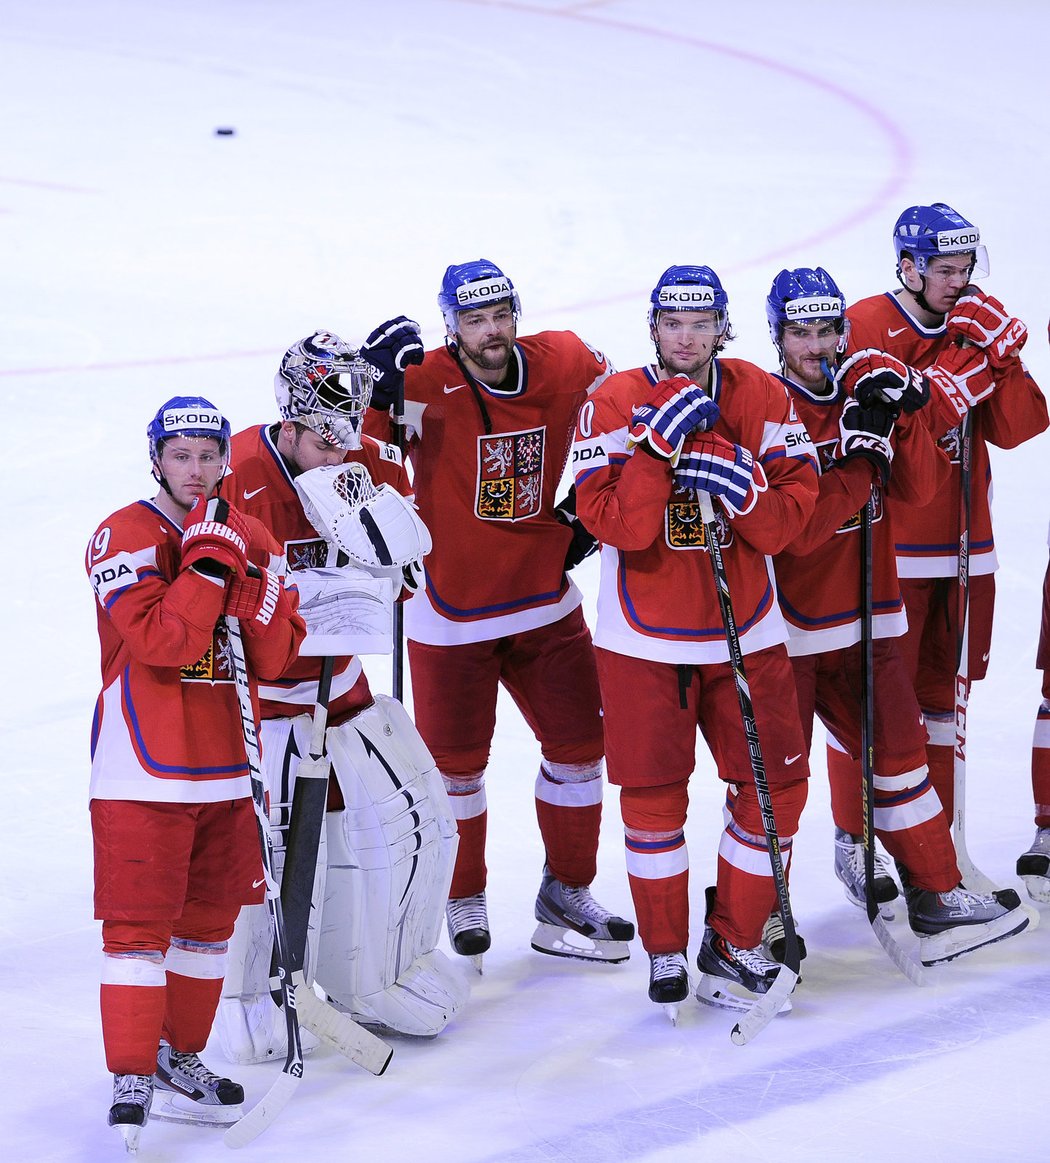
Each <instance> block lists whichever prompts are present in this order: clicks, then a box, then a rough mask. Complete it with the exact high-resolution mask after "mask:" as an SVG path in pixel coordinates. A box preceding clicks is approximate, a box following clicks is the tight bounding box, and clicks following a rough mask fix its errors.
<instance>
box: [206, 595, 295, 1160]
mask: <svg viewBox="0 0 1050 1163" xmlns="http://www.w3.org/2000/svg"><path fill="white" fill-rule="evenodd" d="M226 628H227V633H228V636H229V642H230V652H231V654H232V656H233V677H234V686H235V687H236V690H237V703H238V706H239V708H240V712H241V728H242V731H243V733H244V753H245V756H246V758H247V760H248V774H249V777H250V779H251V787H252V803H253V805H254V806H255V819H256V823H257V825H258V829H259V847H260V854H261V856H262V866H263V875H264V876H265V878H266V903H267V906H268V907H269V910H270V923H271V924H272V926H273V945H274V951H275V953H276V955H277V964H278V973H279V978H280V989H281V1000H282V1002H283V1006H284V1017H285V1025H286V1029H287V1033H288V1054H287V1057H286V1058H285V1060H284V1066H283V1067H282V1068H281V1074H280V1076H279V1077H278V1079H277V1081H276V1082H275V1083H274V1084H273V1086H272V1087H271V1088H270V1089H269V1091H268V1092H267V1093H266V1094H265V1095H264V1096H263V1098H262V1099H261V1100H260V1101H259V1102H258V1103H256V1105H255V1106H253V1107H252V1109H251V1110H250V1111H248V1113H247V1114H245V1115H244V1116H243V1117H242V1118H241V1119H239V1120H238V1121H237V1122H236V1123H234V1124H233V1126H232V1127H230V1128H229V1130H228V1131H226V1133H225V1134H224V1135H223V1141H224V1142H225V1143H226V1144H227V1146H230V1147H243V1146H245V1144H247V1143H250V1142H251V1141H252V1140H253V1139H255V1138H256V1137H257V1136H259V1135H261V1134H262V1132H263V1131H265V1130H266V1128H267V1127H268V1126H270V1124H271V1123H272V1122H273V1121H274V1119H276V1118H277V1116H278V1115H279V1114H280V1113H281V1111H282V1110H283V1109H284V1107H285V1106H286V1105H287V1103H288V1101H289V1100H290V1099H291V1097H292V1095H293V1094H294V1093H295V1091H296V1089H297V1087H298V1085H299V1083H300V1082H301V1081H302V1077H303V1051H302V1046H301V1044H300V1041H299V1018H298V1014H297V1012H296V1007H295V1002H296V996H295V986H294V984H293V982H292V974H291V966H290V964H289V960H288V947H287V943H286V934H285V930H284V918H283V916H282V914H281V898H280V895H279V893H278V889H277V882H276V880H275V878H274V863H273V835H272V833H271V832H270V818H269V813H268V812H267V808H266V788H265V785H264V784H263V775H262V761H261V759H260V756H259V738H258V735H257V734H256V730H255V712H254V711H253V709H252V697H251V690H250V688H249V686H248V666H247V663H246V662H245V658H244V641H243V639H242V638H241V626H240V622H239V621H238V620H237V619H236V618H231V617H227V618H226Z"/></svg>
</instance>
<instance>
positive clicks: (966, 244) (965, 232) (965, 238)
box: [937, 226, 981, 254]
mask: <svg viewBox="0 0 1050 1163" xmlns="http://www.w3.org/2000/svg"><path fill="white" fill-rule="evenodd" d="M980 241H981V232H980V231H979V230H978V229H977V227H976V226H967V227H965V228H964V229H962V230H942V231H940V233H939V234H938V235H937V249H938V250H941V251H945V252H946V253H949V254H954V253H956V252H958V251H961V250H973V249H974V248H975V247H976V246H977V244H978V243H979V242H980Z"/></svg>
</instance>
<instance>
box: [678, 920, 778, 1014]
mask: <svg viewBox="0 0 1050 1163" xmlns="http://www.w3.org/2000/svg"><path fill="white" fill-rule="evenodd" d="M696 967H697V969H699V970H700V980H699V982H698V984H697V987H696V1000H697V1001H698V1002H700V1003H701V1004H703V1005H709V1006H717V1007H719V1008H720V1009H726V1010H736V1011H738V1012H740V1013H747V1011H748V1010H750V1009H751V1007H752V1006H753V1005H754V1004H755V1002H756V1001H757V1000H758V999H757V996H756V995H758V994H763V993H767V992H768V991H769V989H770V987H771V986H772V985H773V983H774V982H775V981H776V979H777V975H778V974H779V973H780V970H781V968H782V967H781V965H780V963H779V962H777V961H772V960H770V958H769V957H767V956H766V952H765V949H764V948H763V947H762V946H761V945H756V946H755V948H754V949H741V948H740V947H739V946H737V945H734V944H733V943H732V942H731V941H727V940H726V939H725V937H723V936H722V935H721V934H720V933H716V932H715V930H714V929H712V928H711V926H710V925H708V926H707V927H706V928H705V929H704V939H703V941H702V942H701V945H700V952H699V953H698V954H697V955H696ZM790 1009H791V1002H790V1000H789V999H788V998H785V999H784V1004H783V1006H781V1008H780V1011H779V1012H780V1013H782V1014H786V1013H787V1012H788V1011H789V1010H790Z"/></svg>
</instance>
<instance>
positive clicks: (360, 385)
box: [273, 331, 374, 450]
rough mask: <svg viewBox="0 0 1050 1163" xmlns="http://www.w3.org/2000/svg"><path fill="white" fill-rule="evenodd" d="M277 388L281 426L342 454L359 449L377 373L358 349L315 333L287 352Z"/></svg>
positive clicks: (275, 380) (336, 337) (275, 390)
mask: <svg viewBox="0 0 1050 1163" xmlns="http://www.w3.org/2000/svg"><path fill="white" fill-rule="evenodd" d="M273 383H274V395H275V396H276V398H277V408H278V410H279V412H280V414H281V419H282V420H290V421H292V422H293V423H296V424H302V425H303V426H304V427H306V428H309V429H310V430H311V431H312V432H316V433H317V435H318V436H320V437H321V438H322V439H323V440H326V441H327V442H328V443H329V444H332V445H335V446H336V447H338V448H345V449H348V450H349V449H356V448H360V447H361V427H362V424H363V423H364V416H365V410H366V409H367V408H368V402H369V400H371V398H372V388H373V385H374V369H373V368H372V365H371V364H370V363H369V362H368V360H366V359H363V358H362V357H361V356H360V355H359V352H358V348H356V347H352V346H351V345H350V344H349V343H346V342H344V341H343V340H342V339H340V338H339V336H338V335H334V334H333V333H332V332H330V331H315V332H314V333H313V335H309V336H307V337H306V338H305V339H300V340H299V341H298V342H297V343H293V344H292V346H291V347H290V348H288V350H287V351H286V352H285V353H284V356H283V357H282V359H281V365H280V367H279V368H278V369H277V374H276V376H274V381H273Z"/></svg>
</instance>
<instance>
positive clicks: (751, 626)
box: [573, 266, 817, 1010]
mask: <svg viewBox="0 0 1050 1163" xmlns="http://www.w3.org/2000/svg"><path fill="white" fill-rule="evenodd" d="M649 324H650V333H651V336H652V339H653V342H654V344H655V346H656V354H657V362H656V363H655V364H654V365H653V366H650V367H643V368H637V369H635V370H633V371H628V372H623V373H620V374H618V375H614V376H612V377H610V378H609V379H608V380H607V381H606V382H605V383H604V384H603V385H602V386H601V387H600V388H599V389H598V391H597V392H595V393H594V395H593V397H592V398H591V399H590V400H589V401H588V402H587V403H586V404H585V405H584V407H583V409H582V410H581V412H580V417H579V420H578V422H577V428H576V439H575V442H574V444H573V464H574V471H575V479H576V497H577V507H578V512H579V515H580V519H581V520H582V521H583V522H584V524H585V525H586V526H587V528H588V529H590V530H591V531H592V532H593V533H594V534H595V536H596V537H597V538H598V540H599V542H600V543H601V546H602V549H601V555H602V556H601V583H600V592H599V599H598V622H597V626H596V629H595V645H596V647H597V656H598V673H599V676H600V678H601V691H602V707H603V712H604V716H605V744H606V756H607V760H608V764H609V779H610V780H611V781H612V782H613V783H615V784H618V785H619V786H620V810H621V814H622V816H623V822H624V829H625V843H626V852H627V870H628V876H629V881H630V885H631V892H632V894H633V897H634V903H635V909H636V912H637V916H638V928H639V933H640V936H641V939H642V944H643V946H644V947H645V950H646V952H647V953H648V954H649V958H650V985H649V997H650V998H651V999H652V1000H653V1001H654V1002H657V1003H659V1004H663V1005H668V1006H670V1007H672V1010H673V1009H674V1008H675V1007H677V1005H678V1003H679V1002H681V1001H682V1000H683V999H684V998H685V997H686V995H687V993H688V990H689V981H688V969H687V964H686V958H687V947H688V942H689V896H688V858H687V853H686V844H685V834H684V828H685V822H686V804H687V798H688V785H689V778H690V775H691V774H692V771H693V768H694V765H695V759H696V757H695V748H696V729H697V726H698V725H699V727H700V730H701V731H702V732H703V735H704V738H705V740H706V742H707V744H708V746H709V747H710V749H711V751H712V753H713V755H714V758H715V761H716V763H717V766H718V774H719V777H720V778H721V779H722V780H724V781H725V782H726V784H727V785H729V791H730V795H729V805H728V823H727V826H726V828H725V831H724V832H723V834H722V839H721V842H720V844H719V853H718V873H717V886H716V888H715V890H714V891H713V893H710V895H709V902H708V912H707V927H706V929H705V932H704V936H703V941H702V944H701V947H700V952H699V955H698V957H697V965H698V967H699V969H700V971H701V979H700V986H699V989H698V991H697V996H698V998H699V999H700V1000H701V1001H708V1002H711V1003H712V1004H718V1005H727V1006H732V1007H734V1008H736V1007H739V1006H742V1005H743V1006H746V1005H750V1004H751V1002H753V1000H754V995H755V994H759V993H765V992H766V991H767V990H768V989H769V988H770V986H771V985H772V983H773V981H774V980H775V978H776V976H777V973H778V971H779V969H780V966H779V965H778V964H777V963H775V962H773V961H771V960H770V959H769V957H768V956H767V955H766V952H765V951H764V949H763V948H762V943H761V942H762V929H763V925H764V923H765V922H766V920H767V918H768V917H769V915H770V912H771V911H772V909H773V905H774V902H775V900H776V895H777V894H776V888H775V885H774V880H773V876H772V871H771V864H770V858H769V853H768V850H767V844H766V836H765V830H764V827H763V821H762V814H761V808H760V802H759V797H758V794H757V791H756V787H755V782H754V773H753V768H752V765H751V759H750V752H749V747H748V740H747V737H746V734H745V729H744V725H743V721H742V717H741V710H740V706H739V705H738V701H737V693H736V688H735V683H734V676H733V670H732V667H731V666H730V663H729V661H728V659H729V650H728V646H727V639H726V631H725V629H724V627H723V622H722V617H721V612H720V606H719V601H718V594H717V591H716V587H715V583H714V579H713V576H712V570H711V565H710V562H709V560H708V554H707V550H706V548H705V542H704V537H703V536H702V526H701V524H700V521H699V506H698V491H699V490H702V491H704V492H706V493H708V494H710V495H711V496H712V497H717V498H718V502H717V503H718V512H717V519H716V523H715V524H716V527H717V530H718V536H719V540H720V544H721V546H722V551H723V555H724V560H725V568H726V573H727V575H728V583H729V588H730V589H731V592H732V604H733V608H734V612H735V618H736V622H737V625H738V627H739V631H740V639H741V647H742V650H743V652H744V654H745V656H746V664H747V679H748V684H749V686H750V692H751V697H752V700H753V705H754V714H755V720H756V723H757V728H758V733H759V736H760V741H761V747H762V753H763V756H764V760H765V770H766V776H767V779H768V782H769V785H770V790H771V795H772V803H773V809H774V814H775V817H776V828H777V833H778V835H779V837H780V845H781V847H782V850H783V852H784V854H785V859H786V858H787V857H789V855H790V850H791V839H792V837H793V836H794V834H795V831H796V829H797V825H798V819H799V814H800V813H801V811H802V807H803V805H804V803H805V800H806V788H807V779H808V775H809V767H808V761H807V757H806V744H805V738H804V736H803V732H802V727H801V724H800V722H799V716H798V709H797V705H796V701H795V694H794V682H793V678H792V672H791V663H790V661H789V659H788V656H787V652H786V650H785V648H784V640H785V638H786V637H787V634H786V630H785V627H784V622H783V619H782V617H781V615H780V611H779V609H778V607H777V602H776V595H775V592H774V587H773V580H772V578H773V574H772V564H771V561H770V557H769V555H771V554H773V553H777V552H779V551H780V550H781V549H783V547H784V546H785V545H786V544H787V543H788V542H789V541H791V540H792V539H793V538H794V537H795V536H796V535H797V534H798V533H799V532H800V531H801V530H802V529H803V527H804V526H805V524H806V522H807V520H808V519H809V517H810V515H811V513H812V512H813V506H814V502H815V500H816V494H817V476H816V466H815V461H814V455H813V445H812V442H811V441H810V439H809V437H808V435H807V434H806V431H805V428H804V427H803V426H802V424H801V423H800V421H799V420H798V417H797V416H796V415H795V412H794V409H793V408H792V406H791V402H790V401H789V399H788V397H787V394H786V393H785V391H784V389H783V386H782V385H781V384H779V383H778V382H777V381H776V380H775V379H774V378H773V377H772V376H771V375H769V374H768V373H766V372H764V371H762V370H761V369H759V368H757V367H755V366H754V365H753V364H750V363H746V362H745V361H743V360H736V359H722V358H720V356H719V352H720V351H721V350H722V348H723V346H724V345H725V343H726V342H727V341H728V340H729V339H730V338H732V332H731V330H730V327H729V317H728V302H727V297H726V294H725V292H724V290H723V289H722V286H721V283H720V282H719V280H718V277H717V275H716V274H715V273H714V272H713V271H712V270H711V269H710V268H709V267H703V266H675V267H671V268H669V269H668V270H667V271H665V272H664V274H663V275H662V276H661V277H660V280H659V282H658V283H657V285H656V287H655V288H654V289H653V292H652V295H651V297H650V309H649ZM732 983H736V985H737V986H738V987H741V988H743V989H744V990H745V992H746V994H747V995H749V996H746V997H745V998H743V999H740V1000H735V999H734V996H733V994H732V992H731V990H730V989H729V988H728V987H729V986H730V985H731V984H732Z"/></svg>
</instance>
